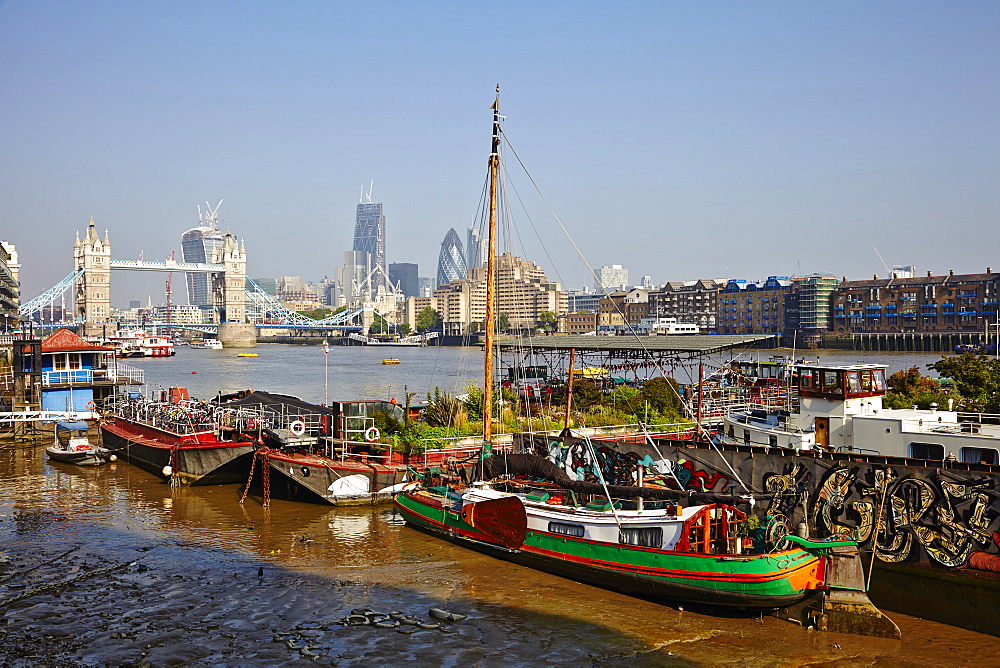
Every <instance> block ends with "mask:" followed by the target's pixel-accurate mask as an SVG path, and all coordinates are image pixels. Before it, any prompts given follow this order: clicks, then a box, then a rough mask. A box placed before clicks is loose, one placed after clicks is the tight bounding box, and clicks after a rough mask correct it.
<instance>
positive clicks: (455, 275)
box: [437, 227, 467, 286]
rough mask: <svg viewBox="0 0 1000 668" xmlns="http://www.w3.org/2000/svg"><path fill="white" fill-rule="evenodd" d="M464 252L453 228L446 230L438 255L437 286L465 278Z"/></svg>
mask: <svg viewBox="0 0 1000 668" xmlns="http://www.w3.org/2000/svg"><path fill="white" fill-rule="evenodd" d="M466 273H467V272H466V267H465V251H463V250H462V240H461V239H459V238H458V232H456V231H455V228H454V227H453V228H451V229H450V230H448V234H446V235H444V241H442V242H441V253H440V254H439V255H438V274H437V284H438V285H439V286H440V285H444V284H445V283H450V282H451V281H457V280H458V279H460V278H465V277H466Z"/></svg>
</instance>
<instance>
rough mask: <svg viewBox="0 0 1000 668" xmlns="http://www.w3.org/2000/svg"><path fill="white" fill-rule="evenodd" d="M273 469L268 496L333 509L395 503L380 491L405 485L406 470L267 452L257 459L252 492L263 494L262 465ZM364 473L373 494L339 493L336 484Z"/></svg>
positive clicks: (270, 473)
mask: <svg viewBox="0 0 1000 668" xmlns="http://www.w3.org/2000/svg"><path fill="white" fill-rule="evenodd" d="M264 460H266V461H267V463H268V466H269V468H270V472H269V483H268V484H269V490H268V493H267V496H268V497H271V498H278V499H285V500H288V501H304V502H307V503H324V504H329V505H332V506H359V505H369V504H375V503H388V502H390V501H392V494H390V493H380V492H379V490H384V489H386V488H390V487H393V486H395V485H398V484H401V483H403V482H405V478H406V468H405V467H401V466H383V465H381V464H365V463H362V462H360V461H357V460H352V459H348V460H344V461H340V460H336V459H329V458H327V457H321V456H317V455H304V454H299V453H284V452H275V451H268V452H266V453H262V455H259V456H257V457H256V458H255V459H254V463H253V467H252V468H253V472H252V474H251V489H253V490H254V492H255V494H260V495H263V494H264V489H263V485H264V483H263V480H264V476H263V473H262V469H261V467H262V462H263V461H264ZM358 474H362V475H364V476H365V477H366V478H367V479H368V484H369V488H370V489H371V490H373V491H372V493H370V494H337V493H336V492H334V491H333V488H334V483H336V482H337V481H338V480H340V479H341V478H344V477H347V476H352V475H358Z"/></svg>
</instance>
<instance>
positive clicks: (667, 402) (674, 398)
mask: <svg viewBox="0 0 1000 668" xmlns="http://www.w3.org/2000/svg"><path fill="white" fill-rule="evenodd" d="M638 400H639V401H640V402H643V403H645V402H647V401H648V402H649V407H650V408H651V409H652V410H654V411H656V412H657V413H659V414H660V415H662V416H664V417H676V418H680V417H681V414H682V413H683V404H682V403H681V398H680V392H679V390H678V385H677V381H676V380H674V379H673V378H664V377H663V376H657V377H656V378H650V379H649V380H647V381H646V384H645V385H643V386H642V391H641V392H639V397H638Z"/></svg>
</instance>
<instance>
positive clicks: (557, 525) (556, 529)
mask: <svg viewBox="0 0 1000 668" xmlns="http://www.w3.org/2000/svg"><path fill="white" fill-rule="evenodd" d="M549 533H561V534H563V535H564V536H576V537H577V538H583V526H582V525H580V524H563V523H562V522H549ZM623 542H624V541H623Z"/></svg>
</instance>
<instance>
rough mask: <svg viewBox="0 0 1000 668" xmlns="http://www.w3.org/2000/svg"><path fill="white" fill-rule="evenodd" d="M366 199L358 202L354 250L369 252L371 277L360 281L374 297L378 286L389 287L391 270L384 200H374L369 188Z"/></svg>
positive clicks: (369, 295) (367, 292)
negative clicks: (388, 280) (386, 255)
mask: <svg viewBox="0 0 1000 668" xmlns="http://www.w3.org/2000/svg"><path fill="white" fill-rule="evenodd" d="M365 199H366V201H363V202H359V203H358V211H357V215H356V217H355V219H354V249H353V250H354V251H356V252H363V253H367V254H368V255H369V256H371V257H370V260H369V270H368V271H369V274H370V276H371V279H370V280H368V277H367V276H366V277H365V279H363V280H361V281H360V282H359V285H364V290H365V296H366V297H368V298H371V297H374V296H375V293H376V292H378V288H379V287H382V288H383V289H388V286H387V285H386V279H387V278H388V275H389V272H388V267H387V266H386V263H385V215H383V212H382V202H372V193H371V190H370V189H369V191H368V194H367V195H366V196H365Z"/></svg>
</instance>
